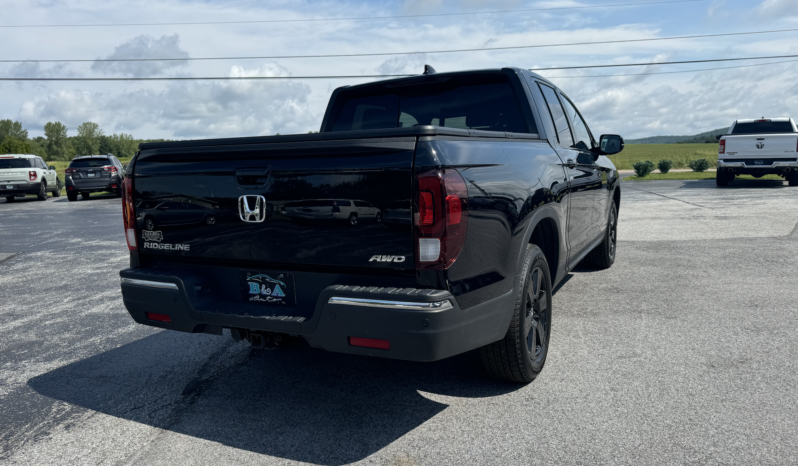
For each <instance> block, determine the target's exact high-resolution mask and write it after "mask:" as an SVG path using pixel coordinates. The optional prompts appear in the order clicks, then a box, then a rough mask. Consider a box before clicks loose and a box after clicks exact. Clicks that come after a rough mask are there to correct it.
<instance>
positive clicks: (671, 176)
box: [623, 172, 784, 181]
mask: <svg viewBox="0 0 798 466" xmlns="http://www.w3.org/2000/svg"><path fill="white" fill-rule="evenodd" d="M714 179H715V172H701V173H699V172H676V173H673V172H670V173H666V174H664V175H663V174H662V173H651V174H650V175H648V176H646V177H645V178H640V177H637V176H627V177H626V178H624V179H623V180H624V181H627V180H628V181H641V180H642V181H651V180H714ZM737 179H740V180H784V178H782V177H780V176H777V175H765V176H763V177H762V178H754V177H753V176H751V175H740V176H738V177H737Z"/></svg>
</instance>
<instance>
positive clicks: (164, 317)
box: [146, 312, 172, 324]
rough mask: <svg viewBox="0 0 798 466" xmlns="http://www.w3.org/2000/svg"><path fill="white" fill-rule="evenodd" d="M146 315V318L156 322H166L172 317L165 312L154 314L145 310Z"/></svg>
mask: <svg viewBox="0 0 798 466" xmlns="http://www.w3.org/2000/svg"><path fill="white" fill-rule="evenodd" d="M146 315H147V318H148V319H150V320H156V321H158V322H166V323H167V324H168V323H171V322H172V318H171V317H169V316H168V315H166V314H155V313H154V312H147V313H146Z"/></svg>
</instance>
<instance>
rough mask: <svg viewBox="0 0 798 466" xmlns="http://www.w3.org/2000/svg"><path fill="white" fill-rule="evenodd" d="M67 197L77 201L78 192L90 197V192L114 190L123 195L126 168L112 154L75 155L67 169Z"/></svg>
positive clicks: (84, 196)
mask: <svg viewBox="0 0 798 466" xmlns="http://www.w3.org/2000/svg"><path fill="white" fill-rule="evenodd" d="M64 178H65V180H64V181H65V184H66V189H67V198H69V200H70V201H76V200H77V199H78V194H80V195H81V197H83V199H88V198H89V195H90V193H101V192H112V193H115V194H116V195H117V197H122V180H123V179H124V170H123V168H122V164H121V163H120V162H119V159H117V158H116V157H114V156H113V155H112V154H108V155H83V156H80V157H75V158H74V159H72V162H70V163H69V168H67V169H66V171H65V176H64Z"/></svg>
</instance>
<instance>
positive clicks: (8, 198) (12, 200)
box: [6, 196, 14, 202]
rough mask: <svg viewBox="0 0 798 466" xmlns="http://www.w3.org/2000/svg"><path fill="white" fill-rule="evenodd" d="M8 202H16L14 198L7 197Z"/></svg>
mask: <svg viewBox="0 0 798 466" xmlns="http://www.w3.org/2000/svg"><path fill="white" fill-rule="evenodd" d="M6 202H14V196H6Z"/></svg>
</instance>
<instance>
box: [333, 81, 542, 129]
mask: <svg viewBox="0 0 798 466" xmlns="http://www.w3.org/2000/svg"><path fill="white" fill-rule="evenodd" d="M479 81H482V82H479ZM353 92H355V91H353ZM361 92H368V93H373V95H365V96H360V97H355V96H354V95H353V97H352V98H351V99H349V100H346V102H345V103H344V105H343V106H342V107H341V110H340V111H339V112H338V115H337V116H336V118H335V122H334V123H333V128H332V131H356V130H363V129H386V128H409V127H412V126H417V125H433V126H444V127H447V128H459V129H477V130H485V131H508V132H515V133H527V132H529V129H528V128H527V122H526V120H525V119H524V117H523V115H522V113H521V106H520V104H519V102H518V97H516V95H515V93H514V92H513V89H512V86H511V85H510V82H509V80H508V78H507V77H506V76H504V75H488V76H483V77H473V76H472V77H470V78H468V79H466V78H462V77H461V78H446V79H445V80H444V81H442V82H440V83H425V84H423V85H413V86H406V87H404V86H403V87H388V86H385V87H376V86H375V87H374V88H373V89H370V90H368V91H361ZM340 98H341V99H347V95H346V93H343V94H341V97H340ZM532 132H537V129H533V131H532Z"/></svg>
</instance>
